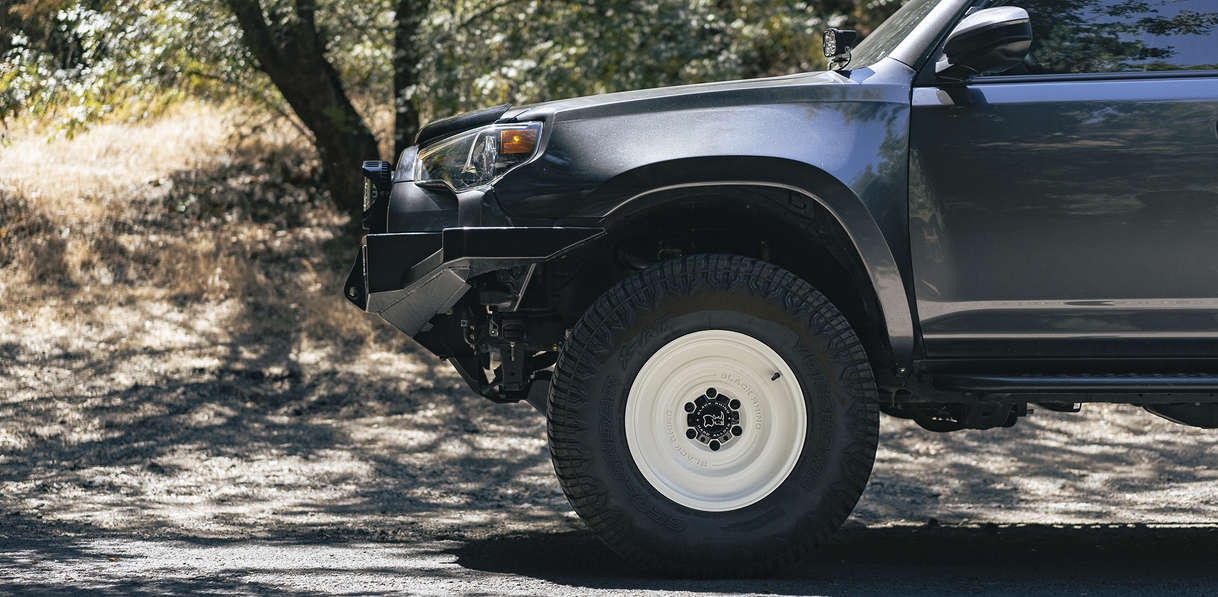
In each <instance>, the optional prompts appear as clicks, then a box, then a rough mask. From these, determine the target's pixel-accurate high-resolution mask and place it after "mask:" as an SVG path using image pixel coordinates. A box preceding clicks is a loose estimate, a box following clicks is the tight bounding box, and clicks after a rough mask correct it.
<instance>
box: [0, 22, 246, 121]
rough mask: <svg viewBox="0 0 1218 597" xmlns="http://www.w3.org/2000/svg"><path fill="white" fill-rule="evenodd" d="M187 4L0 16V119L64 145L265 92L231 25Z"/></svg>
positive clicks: (236, 32)
mask: <svg viewBox="0 0 1218 597" xmlns="http://www.w3.org/2000/svg"><path fill="white" fill-rule="evenodd" d="M217 15H218V13H217V11H216V10H215V9H214V7H213V6H212V5H210V4H209V3H208V2H193V1H190V0H169V1H157V2H153V1H151V0H93V1H79V0H76V1H73V0H58V1H56V0H30V1H28V2H25V3H19V4H16V5H14V6H12V7H11V8H10V10H9V12H8V13H7V14H3V15H0V56H3V62H2V63H0V88H3V89H4V93H3V98H4V99H3V100H0V117H3V119H4V120H5V122H6V124H7V122H8V121H9V120H10V119H11V118H12V117H14V116H17V115H20V114H24V115H26V116H29V117H32V118H33V119H36V120H39V121H42V122H44V123H46V124H49V125H50V126H51V128H52V130H54V131H56V132H58V133H61V134H66V135H69V136H70V135H72V134H73V133H75V132H77V131H79V130H80V129H82V128H84V127H87V126H88V125H89V124H90V123H92V122H94V121H97V120H100V119H103V118H114V117H118V118H124V119H139V118H143V117H146V116H148V115H150V114H154V113H157V112H159V111H160V110H162V109H163V108H164V107H165V106H167V105H168V104H170V103H172V102H174V101H177V100H180V99H183V98H187V97H205V98H206V97H214V96H223V95H226V94H228V93H230V90H232V89H237V88H245V89H248V90H249V91H250V92H254V93H258V92H264V91H265V90H266V88H267V86H266V85H265V83H261V84H260V82H259V81H258V79H259V77H257V76H256V73H255V72H254V71H253V69H252V68H251V65H250V64H249V62H248V59H247V58H246V55H245V52H244V49H243V48H242V47H241V43H240V35H239V32H238V31H237V30H236V29H235V27H234V23H233V22H232V20H231V19H229V18H227V17H225V16H224V15H223V13H219V16H217Z"/></svg>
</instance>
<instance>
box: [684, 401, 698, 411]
mask: <svg viewBox="0 0 1218 597" xmlns="http://www.w3.org/2000/svg"><path fill="white" fill-rule="evenodd" d="M695 408H698V407H696V406H694V403H693V402H686V403H685V412H687V413H692V412H694V409H695Z"/></svg>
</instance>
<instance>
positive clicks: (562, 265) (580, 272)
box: [526, 187, 894, 367]
mask: <svg viewBox="0 0 1218 597" xmlns="http://www.w3.org/2000/svg"><path fill="white" fill-rule="evenodd" d="M790 195H791V192H790V191H787V190H785V189H776V188H767V187H746V188H740V187H732V188H722V189H720V188H692V189H685V190H677V191H673V192H670V193H666V194H665V196H664V197H663V198H662V199H660V198H657V199H655V200H649V201H648V202H647V204H646V205H645V206H642V207H641V208H636V209H634V210H632V211H631V212H630V213H622V214H616V217H612V218H607V219H606V221H605V222H604V223H603V225H604V226H605V228H606V230H607V231H608V235H607V236H606V237H605V238H604V239H603V240H602V241H601V242H599V243H598V244H597V245H595V246H593V247H589V248H587V249H585V250H583V251H581V252H579V253H578V254H576V255H572V256H571V258H570V259H564V260H562V261H560V262H559V263H553V264H547V267H546V269H545V272H544V274H543V277H544V278H545V280H546V281H545V283H544V285H539V286H544V288H545V290H544V292H545V293H546V294H547V295H549V296H546V297H545V298H544V299H543V300H544V302H546V303H549V304H550V305H553V306H555V307H557V308H558V309H559V310H560V311H562V312H564V319H567V320H568V321H569V322H570V323H571V324H572V325H573V324H574V322H575V320H577V319H578V317H579V316H580V315H581V314H582V313H583V311H584V310H585V309H587V308H588V306H589V305H591V304H592V302H593V301H595V300H596V298H597V297H599V296H600V295H601V294H603V293H604V292H605V291H606V290H608V289H609V288H610V287H612V286H613V285H614V284H616V283H617V282H618V281H620V280H622V279H623V278H625V277H627V276H629V275H631V274H633V273H634V272H637V271H639V270H641V269H643V268H645V267H648V266H650V265H652V264H654V263H658V262H660V261H664V260H666V259H669V258H673V257H678V256H681V255H690V254H695V253H730V254H736V255H743V256H746V257H753V258H755V259H760V260H763V261H767V262H770V263H773V264H775V265H778V266H780V267H782V268H784V269H787V270H789V271H791V272H792V273H794V274H795V275H797V276H799V277H800V278H802V279H804V280H806V281H808V283H810V284H812V285H813V286H814V287H815V288H816V289H817V290H819V291H820V292H821V293H822V294H824V295H825V297H826V298H828V299H829V300H830V301H831V302H832V303H833V304H834V305H835V306H836V307H837V308H838V310H840V311H841V312H842V314H843V315H844V316H845V317H846V319H847V321H849V322H850V325H851V327H853V328H854V330H855V333H856V334H858V336H859V338H860V340H861V341H862V343H863V346H864V348H865V349H866V350H867V354H868V355H869V357H870V359H871V361H872V363H873V364H874V365H876V366H886V367H887V366H892V364H893V363H894V358H893V355H892V350H891V348H890V346H889V343H888V339H887V336H886V333H885V330H886V327H885V325H884V317H883V312H882V310H881V308H880V306H879V301H878V299H877V297H876V295H875V291H874V290H873V288H872V285H871V280H870V278H869V277H868V276H867V273H866V270H865V269H864V267H863V263H862V259H861V258H860V257H859V255H858V252H857V251H856V250H855V248H854V245H853V243H852V242H851V241H850V238H849V236H848V235H847V233H846V231H845V229H843V228H842V226H841V224H840V223H839V222H838V221H837V219H836V218H835V217H833V215H832V214H830V213H829V212H828V210H826V209H825V208H823V207H821V206H820V205H819V204H817V203H815V202H814V201H807V202H806V203H807V204H805V205H801V209H800V210H798V211H796V210H792V209H791V208H790V207H789V205H790V204H791V198H790ZM535 292H536V293H538V294H540V291H538V290H536V289H535V288H534V287H531V288H530V294H533V293H535ZM528 302H533V304H538V303H537V302H535V301H526V303H528Z"/></svg>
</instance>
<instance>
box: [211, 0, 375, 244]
mask: <svg viewBox="0 0 1218 597" xmlns="http://www.w3.org/2000/svg"><path fill="white" fill-rule="evenodd" d="M226 2H227V3H228V6H229V8H230V9H231V10H232V11H233V14H235V15H236V17H237V22H238V23H239V24H240V25H241V32H242V37H243V39H244V40H245V44H246V46H248V47H249V49H250V51H251V52H252V53H253V55H254V57H255V58H257V60H258V65H259V68H261V69H262V71H263V72H265V73H266V74H267V75H268V76H270V78H271V82H273V83H274V84H275V87H276V88H278V89H279V92H280V93H282V94H283V97H284V99H286V100H287V101H288V104H289V105H291V106H292V109H293V110H294V111H295V112H296V115H297V116H299V117H300V120H301V122H303V123H304V125H305V126H307V127H309V130H310V131H312V132H313V138H314V140H315V144H316V146H317V152H318V154H320V155H321V161H322V167H323V171H324V173H325V174H326V176H325V178H326V186H327V188H328V189H329V191H330V198H331V200H333V201H334V203H335V204H336V205H337V206H338V207H339V208H340V209H342V210H343V211H345V212H347V213H349V214H351V216H352V218H354V221H355V222H359V221H360V216H361V215H362V213H363V186H364V183H363V174H362V172H361V170H360V166H361V163H362V162H363V161H364V160H372V159H379V158H380V150H379V148H378V147H377V143H376V137H375V136H373V134H372V131H371V130H369V129H368V126H367V125H365V124H364V120H363V118H361V117H360V115H359V113H358V112H356V111H355V107H354V106H352V105H351V100H350V99H348V98H347V93H346V91H344V90H343V83H342V80H341V79H340V78H339V76H338V71H336V70H335V69H334V67H333V65H331V64H330V61H329V60H327V59H326V41H325V39H323V38H322V36H321V35H320V34H319V33H318V31H317V25H316V22H315V20H314V12H315V9H316V6H315V2H314V0H296V2H295V14H294V15H293V16H292V17H286V18H276V17H277V16H278V15H276V14H275V13H274V12H272V13H271V14H270V16H271V24H270V25H268V24H267V19H266V17H265V16H264V15H263V12H262V7H261V5H260V3H259V1H258V0H226Z"/></svg>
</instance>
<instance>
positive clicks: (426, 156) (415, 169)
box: [393, 122, 541, 190]
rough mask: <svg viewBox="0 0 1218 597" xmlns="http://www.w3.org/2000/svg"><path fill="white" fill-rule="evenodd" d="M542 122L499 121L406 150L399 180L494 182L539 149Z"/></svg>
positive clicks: (457, 186)
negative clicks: (506, 122)
mask: <svg viewBox="0 0 1218 597" xmlns="http://www.w3.org/2000/svg"><path fill="white" fill-rule="evenodd" d="M540 137H541V123H540V122H525V123H520V124H496V125H491V126H487V127H483V128H480V129H475V130H472V131H467V132H465V133H461V134H459V135H457V136H455V137H450V138H448V139H445V140H443V141H440V142H439V143H436V144H435V145H430V146H427V147H425V148H423V149H419V150H415V148H411V149H407V150H406V151H404V152H402V159H401V161H400V162H398V169H397V172H396V173H395V174H394V176H393V180H394V181H395V182H398V181H406V180H414V181H424V180H442V181H444V182H446V183H448V185H449V186H451V187H452V188H453V190H463V189H468V188H470V187H476V186H481V185H485V184H490V183H492V182H494V181H495V180H496V179H498V178H499V177H501V176H503V175H504V174H507V172H508V171H509V170H511V169H512V168H515V167H516V166H519V165H521V164H523V163H525V162H527V161H529V160H530V159H531V158H532V157H533V155H534V154H535V153H536V152H537V141H538V139H539V138H540Z"/></svg>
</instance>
